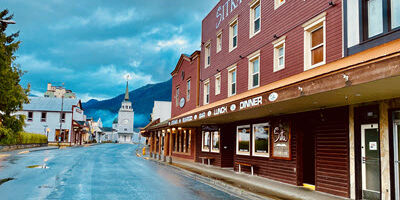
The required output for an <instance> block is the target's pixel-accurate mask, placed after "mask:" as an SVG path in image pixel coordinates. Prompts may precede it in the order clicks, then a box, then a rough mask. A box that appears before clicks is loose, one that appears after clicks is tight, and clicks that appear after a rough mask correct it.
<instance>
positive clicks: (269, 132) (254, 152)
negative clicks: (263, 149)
mask: <svg viewBox="0 0 400 200" xmlns="http://www.w3.org/2000/svg"><path fill="white" fill-rule="evenodd" d="M257 125H261V126H268V127H269V128H268V147H267V150H268V153H256V145H255V143H256V142H255V138H256V137H255V136H254V135H255V131H254V127H255V126H257ZM251 135H252V140H251V141H252V145H251V146H252V148H251V149H252V153H253V154H252V155H253V156H256V157H266V158H268V157H269V153H270V145H271V144H270V136H271V127H270V125H269V123H268V122H267V123H259V124H253V125H252V127H251Z"/></svg>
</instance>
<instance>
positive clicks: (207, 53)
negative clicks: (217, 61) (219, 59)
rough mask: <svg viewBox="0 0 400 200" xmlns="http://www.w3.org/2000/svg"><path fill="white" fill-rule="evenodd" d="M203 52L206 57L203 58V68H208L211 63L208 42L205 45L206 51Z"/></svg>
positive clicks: (209, 44)
mask: <svg viewBox="0 0 400 200" xmlns="http://www.w3.org/2000/svg"><path fill="white" fill-rule="evenodd" d="M205 52H206V56H205V59H206V60H205V68H207V67H209V66H210V62H211V43H210V42H208V43H207V44H206V49H205Z"/></svg>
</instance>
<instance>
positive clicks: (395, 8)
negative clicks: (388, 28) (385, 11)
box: [390, 0, 400, 29]
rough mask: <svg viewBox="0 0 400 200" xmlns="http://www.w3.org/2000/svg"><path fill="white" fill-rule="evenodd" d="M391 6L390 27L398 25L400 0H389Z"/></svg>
mask: <svg viewBox="0 0 400 200" xmlns="http://www.w3.org/2000/svg"><path fill="white" fill-rule="evenodd" d="M390 6H391V8H392V13H391V15H392V29H394V28H397V27H399V26H400V1H399V0H391V5H390Z"/></svg>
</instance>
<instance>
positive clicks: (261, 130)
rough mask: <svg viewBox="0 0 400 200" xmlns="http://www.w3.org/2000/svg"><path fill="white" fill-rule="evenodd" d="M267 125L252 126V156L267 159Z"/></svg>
mask: <svg viewBox="0 0 400 200" xmlns="http://www.w3.org/2000/svg"><path fill="white" fill-rule="evenodd" d="M269 130H270V129H269V124H268V123H263V124H254V125H253V156H264V157H269Z"/></svg>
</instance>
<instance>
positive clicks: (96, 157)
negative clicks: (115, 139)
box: [0, 144, 237, 200]
mask: <svg viewBox="0 0 400 200" xmlns="http://www.w3.org/2000/svg"><path fill="white" fill-rule="evenodd" d="M137 148H138V146H137V145H130V144H102V145H95V146H91V147H79V148H67V149H60V150H59V149H57V150H44V151H37V152H30V153H27V154H15V153H14V154H12V155H11V156H9V157H7V158H3V159H1V158H0V180H1V179H5V178H14V179H13V180H10V181H8V182H5V183H3V184H1V185H0V199H1V200H3V199H10V200H19V199H35V200H36V199H68V200H69V199H71V200H75V199H96V200H101V199H112V200H114V199H157V200H159V199H168V200H175V199H176V200H180V199H213V200H218V199H237V198H236V197H234V196H231V195H229V194H227V193H224V192H222V191H219V190H216V189H214V188H212V187H210V186H208V185H205V184H203V183H200V182H197V181H195V180H192V179H190V178H187V177H184V176H182V175H180V174H178V173H177V172H176V170H174V169H171V168H169V167H166V166H163V165H159V164H157V163H156V162H152V161H148V160H144V159H143V158H139V157H137V156H136V154H135V152H136V149H137ZM44 164H46V166H48V168H47V169H43V168H27V167H28V166H32V165H44Z"/></svg>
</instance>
